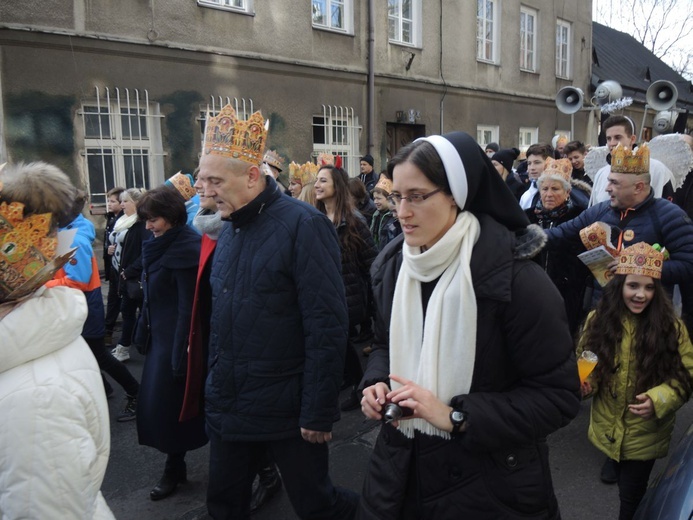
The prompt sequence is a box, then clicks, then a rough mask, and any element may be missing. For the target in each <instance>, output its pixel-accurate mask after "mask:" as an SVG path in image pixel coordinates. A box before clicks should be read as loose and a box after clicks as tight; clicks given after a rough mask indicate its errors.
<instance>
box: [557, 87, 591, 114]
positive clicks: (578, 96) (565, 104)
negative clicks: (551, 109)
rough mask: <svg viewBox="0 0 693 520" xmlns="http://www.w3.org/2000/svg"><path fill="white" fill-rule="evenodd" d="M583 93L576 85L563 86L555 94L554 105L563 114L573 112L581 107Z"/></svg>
mask: <svg viewBox="0 0 693 520" xmlns="http://www.w3.org/2000/svg"><path fill="white" fill-rule="evenodd" d="M584 98H585V95H584V94H583V93H582V90H580V89H579V88H577V87H563V88H562V89H561V90H559V91H558V94H556V106H557V107H558V110H560V111H561V112H563V113H564V114H574V113H575V112H577V111H578V110H580V109H581V108H582V101H583V99H584Z"/></svg>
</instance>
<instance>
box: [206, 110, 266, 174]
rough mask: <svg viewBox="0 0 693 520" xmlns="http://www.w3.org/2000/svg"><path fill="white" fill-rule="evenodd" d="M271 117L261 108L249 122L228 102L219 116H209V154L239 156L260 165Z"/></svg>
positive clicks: (207, 146) (207, 148)
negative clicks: (265, 115) (262, 111)
mask: <svg viewBox="0 0 693 520" xmlns="http://www.w3.org/2000/svg"><path fill="white" fill-rule="evenodd" d="M268 127H269V120H267V121H265V120H264V119H263V118H262V114H261V113H260V112H259V111H258V112H255V113H254V114H252V115H251V116H250V117H249V118H248V120H247V121H241V120H240V119H238V118H237V117H236V111H235V110H234V109H233V107H232V106H231V105H226V106H225V107H224V108H222V109H221V110H220V111H219V115H217V116H216V117H214V116H211V115H209V114H208V115H207V126H206V127H205V145H204V153H205V154H214V155H221V156H222V157H228V158H229V159H239V160H241V161H245V162H247V163H250V164H254V165H257V166H259V165H260V163H261V162H262V157H263V155H264V153H265V144H266V142H267V129H268Z"/></svg>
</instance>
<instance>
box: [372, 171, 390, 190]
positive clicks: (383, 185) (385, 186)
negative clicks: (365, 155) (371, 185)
mask: <svg viewBox="0 0 693 520" xmlns="http://www.w3.org/2000/svg"><path fill="white" fill-rule="evenodd" d="M375 187H376V188H378V189H381V190H383V191H385V192H387V193H388V194H390V193H392V181H391V180H390V179H388V178H387V177H385V175H382V174H381V175H380V179H378V184H376V185H375Z"/></svg>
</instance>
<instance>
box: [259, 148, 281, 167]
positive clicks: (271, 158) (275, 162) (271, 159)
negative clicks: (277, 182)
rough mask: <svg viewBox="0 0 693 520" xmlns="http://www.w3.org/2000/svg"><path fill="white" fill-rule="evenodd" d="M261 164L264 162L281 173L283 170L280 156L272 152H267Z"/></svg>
mask: <svg viewBox="0 0 693 520" xmlns="http://www.w3.org/2000/svg"><path fill="white" fill-rule="evenodd" d="M262 161H263V162H266V163H267V164H269V165H270V166H273V167H275V168H276V169H277V170H279V171H282V170H283V169H284V161H283V160H282V158H281V156H280V155H279V154H278V153H277V152H275V151H274V150H267V151H266V152H265V156H264V157H263V158H262Z"/></svg>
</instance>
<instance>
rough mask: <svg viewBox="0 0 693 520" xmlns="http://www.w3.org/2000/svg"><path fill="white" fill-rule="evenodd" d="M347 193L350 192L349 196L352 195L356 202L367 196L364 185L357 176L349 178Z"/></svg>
mask: <svg viewBox="0 0 693 520" xmlns="http://www.w3.org/2000/svg"><path fill="white" fill-rule="evenodd" d="M349 193H351V196H352V197H354V200H355V201H356V202H361V201H362V200H364V199H365V198H366V197H368V191H367V190H366V185H365V184H364V183H363V182H362V181H361V179H359V178H358V177H352V178H351V179H349Z"/></svg>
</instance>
